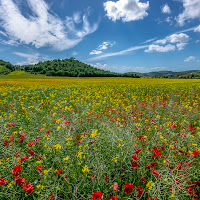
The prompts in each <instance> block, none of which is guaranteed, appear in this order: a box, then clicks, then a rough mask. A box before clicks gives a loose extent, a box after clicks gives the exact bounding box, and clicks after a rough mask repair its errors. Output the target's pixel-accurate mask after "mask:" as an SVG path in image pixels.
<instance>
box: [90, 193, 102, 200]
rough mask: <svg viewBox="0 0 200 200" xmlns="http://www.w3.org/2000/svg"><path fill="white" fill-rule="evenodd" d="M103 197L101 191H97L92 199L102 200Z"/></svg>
mask: <svg viewBox="0 0 200 200" xmlns="http://www.w3.org/2000/svg"><path fill="white" fill-rule="evenodd" d="M102 197H103V195H102V192H101V191H95V192H94V193H93V194H92V198H91V200H100V199H102Z"/></svg>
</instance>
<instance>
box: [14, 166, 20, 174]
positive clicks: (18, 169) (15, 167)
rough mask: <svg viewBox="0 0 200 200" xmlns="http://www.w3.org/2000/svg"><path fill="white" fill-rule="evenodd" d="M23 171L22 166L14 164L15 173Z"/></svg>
mask: <svg viewBox="0 0 200 200" xmlns="http://www.w3.org/2000/svg"><path fill="white" fill-rule="evenodd" d="M21 171H22V167H21V166H14V167H13V169H12V173H13V174H17V173H18V172H19V173H20V172H21Z"/></svg>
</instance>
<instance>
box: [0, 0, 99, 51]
mask: <svg viewBox="0 0 200 200" xmlns="http://www.w3.org/2000/svg"><path fill="white" fill-rule="evenodd" d="M27 3H28V6H29V8H30V10H31V11H32V13H31V14H30V15H29V16H28V17H25V16H24V15H23V14H22V13H21V11H20V8H19V7H18V6H17V5H16V4H15V3H14V2H13V0H1V1H0V20H1V23H0V26H1V27H2V28H3V29H4V30H5V32H6V34H7V35H8V40H11V39H12V40H13V41H16V42H19V43H22V44H31V45H33V46H35V47H36V48H41V47H44V46H52V47H53V48H55V49H57V50H64V49H69V48H72V47H74V46H75V45H77V44H78V43H79V42H81V41H82V40H83V38H84V37H85V36H86V35H88V34H90V33H93V32H94V31H96V29H97V27H98V25H97V24H94V25H93V26H91V25H90V23H89V22H88V19H87V18H88V16H87V14H84V15H83V17H82V25H83V28H82V30H77V29H76V27H75V24H76V23H79V22H80V13H75V14H74V16H73V17H67V18H66V21H63V20H61V19H60V18H59V17H58V16H57V15H55V14H53V13H50V11H49V6H48V4H47V3H45V1H44V0H27ZM19 5H20V3H19ZM69 21H70V23H69Z"/></svg>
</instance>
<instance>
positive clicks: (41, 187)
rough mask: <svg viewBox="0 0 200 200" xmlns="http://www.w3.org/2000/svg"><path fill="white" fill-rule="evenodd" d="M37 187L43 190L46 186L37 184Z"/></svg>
mask: <svg viewBox="0 0 200 200" xmlns="http://www.w3.org/2000/svg"><path fill="white" fill-rule="evenodd" d="M36 187H37V189H39V188H40V189H41V190H42V189H43V188H44V186H43V185H36Z"/></svg>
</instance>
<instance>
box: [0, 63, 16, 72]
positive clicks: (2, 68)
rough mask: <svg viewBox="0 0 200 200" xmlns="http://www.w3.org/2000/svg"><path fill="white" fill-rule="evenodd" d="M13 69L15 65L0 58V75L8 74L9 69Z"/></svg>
mask: <svg viewBox="0 0 200 200" xmlns="http://www.w3.org/2000/svg"><path fill="white" fill-rule="evenodd" d="M14 70H15V67H14V66H13V65H12V64H11V63H9V62H5V61H3V60H0V74H1V75H6V74H9V73H10V72H11V71H14Z"/></svg>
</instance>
